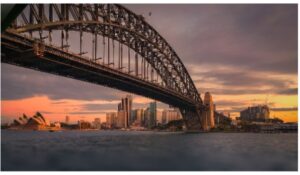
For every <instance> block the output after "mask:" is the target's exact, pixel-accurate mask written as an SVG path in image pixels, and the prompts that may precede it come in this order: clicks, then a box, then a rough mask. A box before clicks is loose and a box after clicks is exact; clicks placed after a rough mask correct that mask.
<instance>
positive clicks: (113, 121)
mask: <svg viewBox="0 0 300 175" xmlns="http://www.w3.org/2000/svg"><path fill="white" fill-rule="evenodd" d="M106 125H107V127H108V128H114V127H116V126H117V113H116V112H108V113H106Z"/></svg>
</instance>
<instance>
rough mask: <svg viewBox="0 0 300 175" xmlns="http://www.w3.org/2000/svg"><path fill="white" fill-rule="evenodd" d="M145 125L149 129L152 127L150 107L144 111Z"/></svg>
mask: <svg viewBox="0 0 300 175" xmlns="http://www.w3.org/2000/svg"><path fill="white" fill-rule="evenodd" d="M143 125H144V126H145V127H147V128H149V127H150V110H149V107H148V108H146V109H145V111H144V123H143Z"/></svg>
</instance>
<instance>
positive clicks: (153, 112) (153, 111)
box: [148, 101, 157, 128]
mask: <svg viewBox="0 0 300 175" xmlns="http://www.w3.org/2000/svg"><path fill="white" fill-rule="evenodd" d="M149 114H150V119H149V126H148V127H149V128H151V127H153V126H156V114H157V111H156V101H154V102H151V103H150V106H149Z"/></svg>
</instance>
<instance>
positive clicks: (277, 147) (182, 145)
mask: <svg viewBox="0 0 300 175" xmlns="http://www.w3.org/2000/svg"><path fill="white" fill-rule="evenodd" d="M297 139H298V136H297V133H284V134H263V133H201V134H186V133H180V132H176V133H170V132H154V131H153V132H152V131H142V132H134V131H130V132H126V131H61V132H46V131H13V130H2V131H1V169H2V170H3V171H11V170H13V171H19V170H23V171H24V170H25V171H27V170H30V171H35V170H39V171H40V170H43V171H46V170H56V171H58V170H61V171H64V170H72V171H81V170H85V171H107V170H113V171H119V170H123V171H131V170H138V171H147V170H152V171H156V170H159V171H165V170H168V171H176V170H184V171H220V170H222V171H227V170H229V171H236V170H238V171H244V170H245V171H265V170H267V171H278V170H279V171H281V170H285V171H297V165H298V162H297V161H298V147H297Z"/></svg>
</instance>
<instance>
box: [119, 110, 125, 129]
mask: <svg viewBox="0 0 300 175" xmlns="http://www.w3.org/2000/svg"><path fill="white" fill-rule="evenodd" d="M125 120H126V117H125V112H124V111H123V110H120V111H118V114H117V127H118V128H125Z"/></svg>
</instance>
